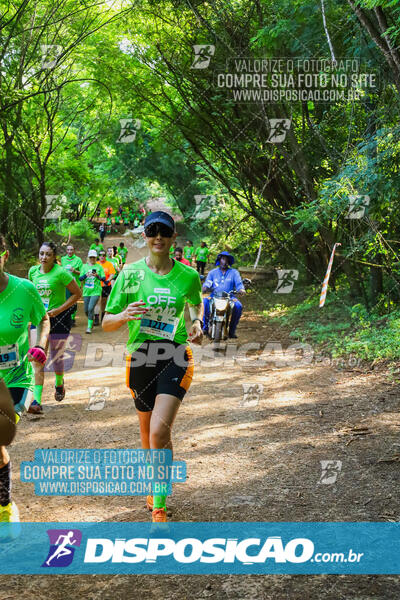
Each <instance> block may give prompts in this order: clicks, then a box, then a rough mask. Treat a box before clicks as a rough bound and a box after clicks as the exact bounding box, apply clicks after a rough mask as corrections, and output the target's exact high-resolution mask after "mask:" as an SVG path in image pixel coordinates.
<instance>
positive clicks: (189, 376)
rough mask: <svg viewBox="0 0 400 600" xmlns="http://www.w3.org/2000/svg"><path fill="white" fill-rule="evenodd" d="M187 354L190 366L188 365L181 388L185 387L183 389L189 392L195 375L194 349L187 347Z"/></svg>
mask: <svg viewBox="0 0 400 600" xmlns="http://www.w3.org/2000/svg"><path fill="white" fill-rule="evenodd" d="M186 353H187V356H188V360H189V364H188V366H187V369H186V371H185V374H184V376H183V378H182V381H181V382H180V384H179V385H180V386H181V387H183V389H184V390H185V391H186V392H187V391H188V389H189V386H190V384H191V383H192V379H193V373H194V359H193V352H192V349H191V348H190V346H187V348H186Z"/></svg>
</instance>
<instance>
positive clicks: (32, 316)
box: [0, 236, 50, 541]
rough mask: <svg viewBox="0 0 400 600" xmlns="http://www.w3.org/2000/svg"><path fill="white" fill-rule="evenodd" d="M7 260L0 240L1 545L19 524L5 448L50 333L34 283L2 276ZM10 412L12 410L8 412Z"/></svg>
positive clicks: (29, 394)
mask: <svg viewBox="0 0 400 600" xmlns="http://www.w3.org/2000/svg"><path fill="white" fill-rule="evenodd" d="M8 256H9V252H8V250H7V245H6V241H5V238H4V236H0V314H1V320H0V382H1V396H0V412H1V416H2V429H1V433H2V435H1V440H0V540H1V541H6V540H7V539H9V540H10V538H12V537H13V530H12V528H10V527H8V526H7V523H15V522H18V521H19V514H18V508H17V505H16V504H15V502H12V501H11V462H10V456H9V454H8V452H7V449H6V444H9V443H11V441H12V437H13V435H14V433H15V422H16V421H17V420H18V419H19V415H20V414H21V412H22V411H23V410H24V409H25V408H27V407H28V406H29V404H30V402H31V399H32V391H33V388H34V381H35V375H34V370H33V366H32V362H33V361H34V362H35V363H37V364H42V363H44V362H46V353H45V350H44V347H45V346H46V341H47V337H48V335H49V330H50V322H49V317H48V316H47V314H46V310H45V308H44V306H43V302H42V300H41V298H40V296H39V294H38V292H37V290H36V288H35V286H34V285H33V283H31V282H30V281H28V280H27V279H21V278H20V277H15V276H14V275H10V274H8V273H5V272H4V266H5V263H6V261H7V260H8ZM29 323H33V324H34V325H35V326H36V327H37V332H38V335H37V344H38V345H37V346H34V347H33V348H31V349H29V336H28V327H29ZM7 390H8V391H7ZM10 397H11V398H10ZM10 400H11V402H10ZM10 405H11V406H10ZM11 408H13V409H14V410H10V409H11ZM14 411H15V412H14ZM15 533H16V532H15V529H14V534H15Z"/></svg>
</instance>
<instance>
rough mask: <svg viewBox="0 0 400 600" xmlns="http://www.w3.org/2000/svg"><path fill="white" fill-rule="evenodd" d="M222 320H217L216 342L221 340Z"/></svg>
mask: <svg viewBox="0 0 400 600" xmlns="http://www.w3.org/2000/svg"><path fill="white" fill-rule="evenodd" d="M222 326H223V323H222V321H217V322H216V323H215V334H214V342H220V341H221V337H222Z"/></svg>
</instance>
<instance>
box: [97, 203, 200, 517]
mask: <svg viewBox="0 0 400 600" xmlns="http://www.w3.org/2000/svg"><path fill="white" fill-rule="evenodd" d="M144 227H145V229H144V231H145V237H146V242H147V247H148V249H149V254H148V256H147V257H146V258H143V259H141V260H139V261H138V262H135V263H133V264H129V265H127V266H126V267H125V268H124V269H123V270H122V271H121V273H120V274H119V276H118V279H117V280H116V282H115V285H114V287H113V289H112V291H111V294H110V297H109V299H108V302H107V306H106V313H105V317H104V319H103V329H104V331H116V330H117V329H119V328H120V327H122V326H125V325H126V324H128V330H129V339H128V345H127V349H128V352H130V353H131V354H130V356H128V358H127V373H126V381H127V385H128V387H129V388H130V390H131V393H132V396H133V398H134V401H135V406H136V410H137V414H138V417H139V426H140V436H141V442H142V447H143V448H152V449H162V448H167V449H171V450H172V442H171V427H172V424H173V421H174V419H175V416H176V414H177V411H178V409H179V406H180V404H181V401H182V399H183V397H184V395H185V393H186V392H187V390H188V389H189V386H190V383H191V380H192V376H193V354H192V350H191V348H190V346H188V344H187V340H188V334H187V331H186V327H185V320H184V308H185V304H186V303H189V312H190V316H191V319H192V325H191V328H190V332H189V340H190V341H191V342H194V343H201V338H202V335H203V331H202V327H201V318H202V314H203V303H202V296H201V284H200V279H199V276H198V274H197V273H196V272H195V271H194V270H193V269H192V268H191V267H188V266H186V265H182V264H181V263H179V262H177V261H175V260H174V259H172V258H170V257H169V249H170V247H171V245H172V243H173V241H174V240H175V239H176V236H177V234H176V232H175V223H174V220H173V219H172V217H171V216H170V215H168V214H167V213H165V212H162V211H157V212H153V213H151V215H149V216H148V217H147V218H146V221H145V225H144ZM166 483H167V482H166ZM159 494H160V491H158V493H156V494H154V496H148V497H147V506H148V508H149V509H150V510H152V511H153V513H152V519H153V521H154V522H159V521H166V520H167V515H166V509H165V500H166V496H165V495H159Z"/></svg>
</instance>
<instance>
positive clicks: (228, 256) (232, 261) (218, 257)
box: [215, 252, 235, 267]
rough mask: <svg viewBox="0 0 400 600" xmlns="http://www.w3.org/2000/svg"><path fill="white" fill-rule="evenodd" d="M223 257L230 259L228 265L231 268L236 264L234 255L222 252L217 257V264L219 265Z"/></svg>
mask: <svg viewBox="0 0 400 600" xmlns="http://www.w3.org/2000/svg"><path fill="white" fill-rule="evenodd" d="M221 256H226V257H227V259H228V265H229V266H230V267H231V266H232V265H233V263H234V262H235V259H234V258H233V256H232V254H229V252H220V253H219V254H218V256H217V260H216V261H215V264H216V265H217V267H218V265H219V259H220V258H221Z"/></svg>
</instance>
